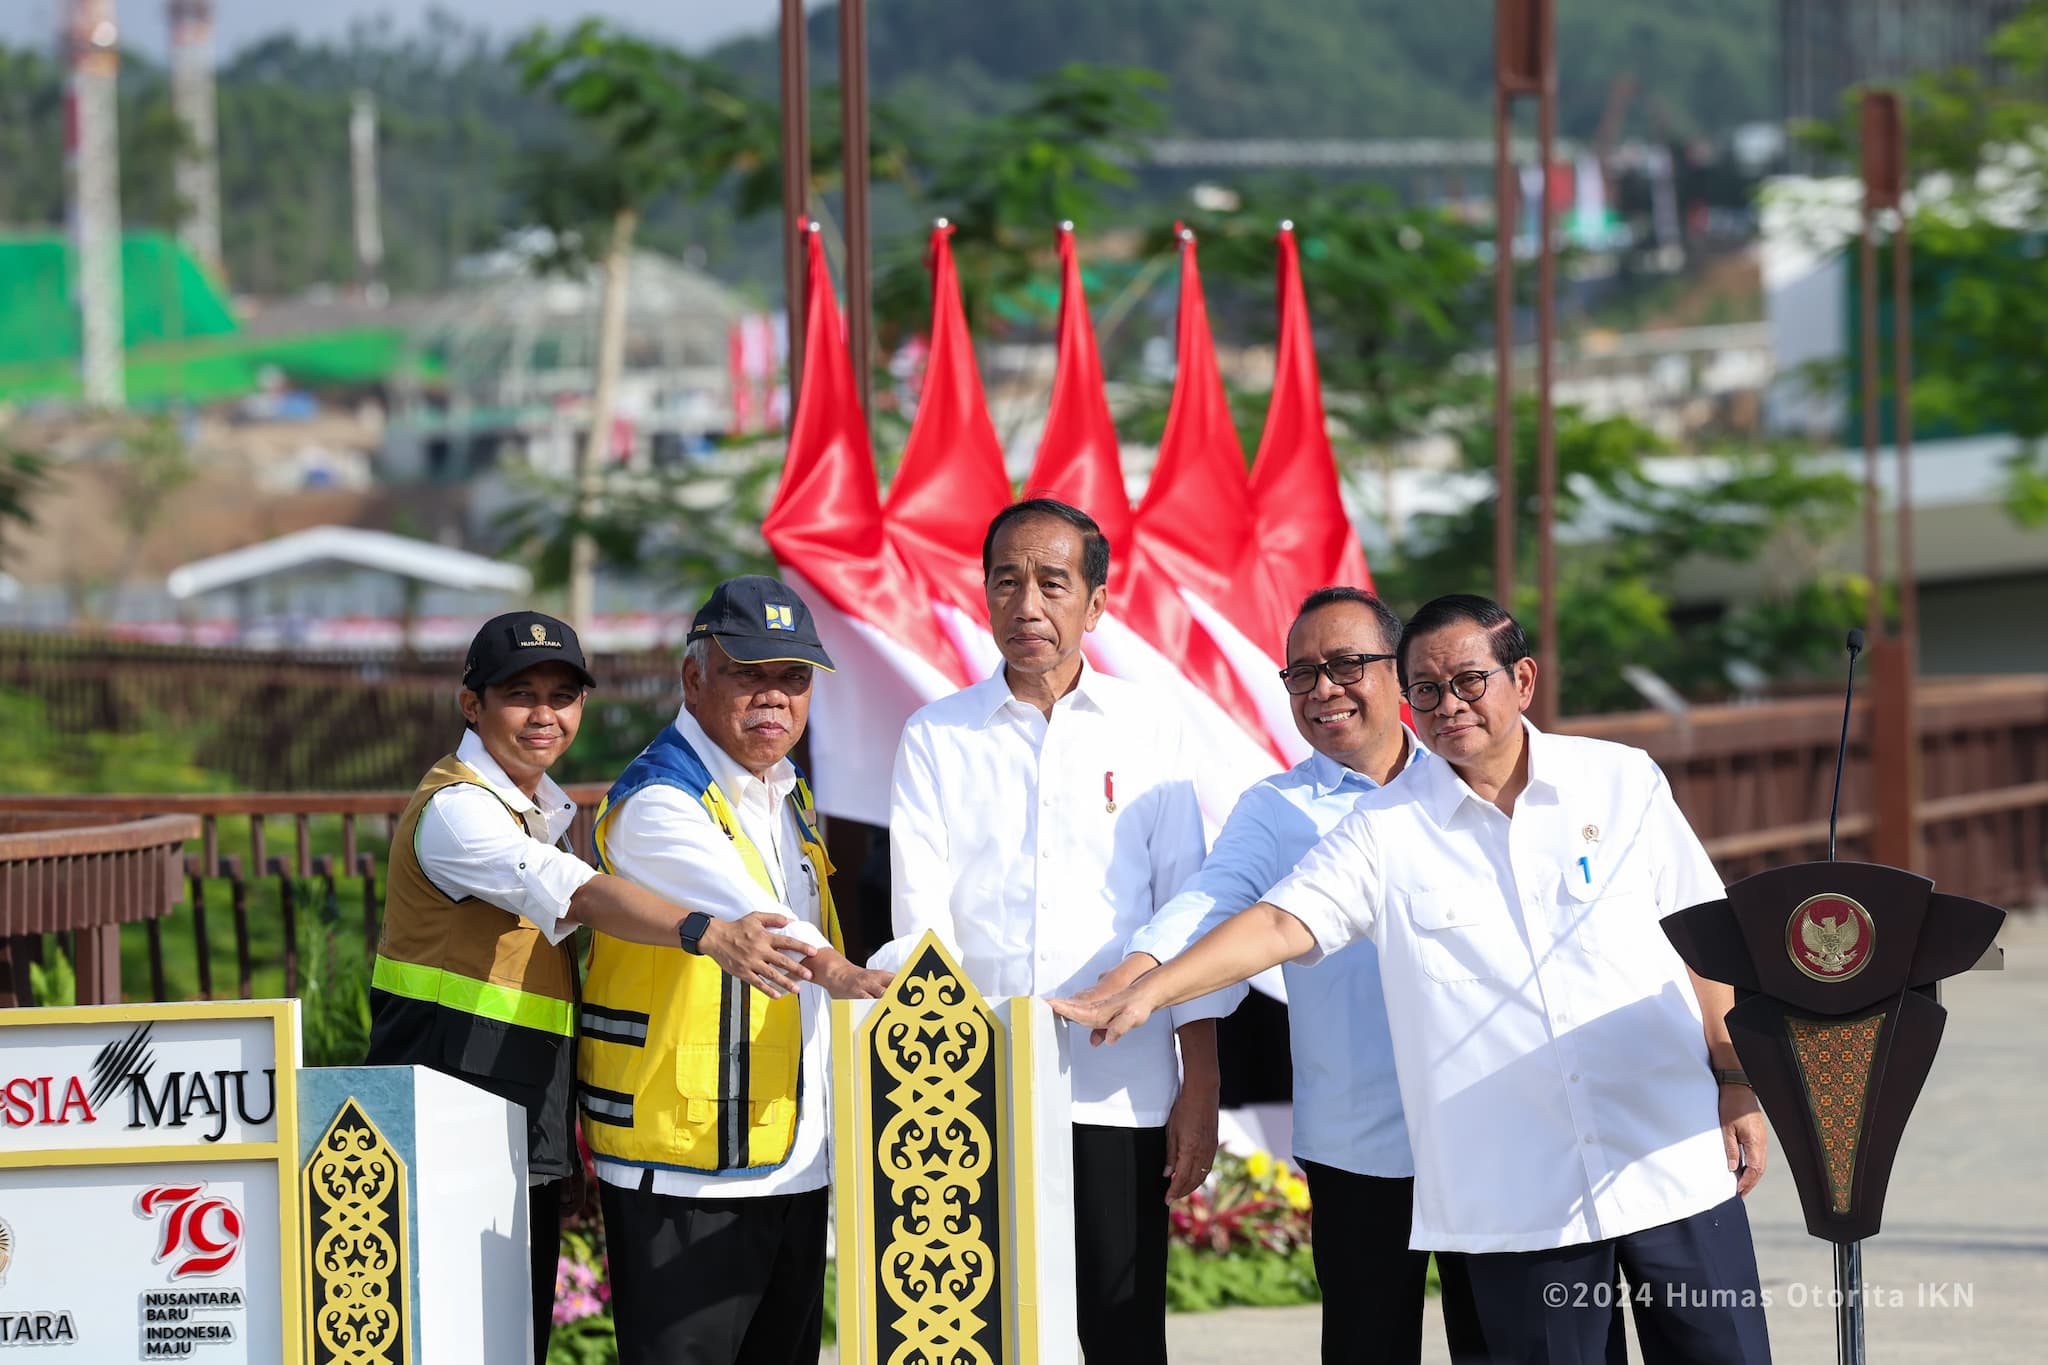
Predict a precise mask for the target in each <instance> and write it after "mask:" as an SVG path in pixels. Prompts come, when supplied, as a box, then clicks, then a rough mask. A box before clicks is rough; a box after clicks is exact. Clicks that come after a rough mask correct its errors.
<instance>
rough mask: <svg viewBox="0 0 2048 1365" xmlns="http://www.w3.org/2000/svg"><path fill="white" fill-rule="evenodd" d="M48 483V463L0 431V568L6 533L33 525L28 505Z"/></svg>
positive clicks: (3, 560)
mask: <svg viewBox="0 0 2048 1365" xmlns="http://www.w3.org/2000/svg"><path fill="white" fill-rule="evenodd" d="M48 482H49V463H48V461H46V460H44V459H43V457H42V456H41V455H38V454H37V453H36V452H35V451H33V450H29V449H27V448H25V447H22V446H18V445H15V444H14V443H13V441H11V440H10V439H9V438H8V433H7V432H6V431H5V430H4V429H0V567H4V566H5V565H6V563H7V553H8V548H9V547H8V544H7V540H8V532H9V531H10V530H13V529H19V528H22V527H28V526H33V525H35V520H36V516H35V510H34V508H33V506H32V505H31V504H32V502H33V500H34V498H35V495H36V494H37V493H38V492H40V491H41V490H42V488H43V486H44V485H45V484H46V483H48Z"/></svg>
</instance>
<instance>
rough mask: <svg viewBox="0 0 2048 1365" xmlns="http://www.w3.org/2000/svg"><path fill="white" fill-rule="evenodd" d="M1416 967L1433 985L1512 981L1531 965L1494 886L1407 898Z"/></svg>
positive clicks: (1429, 890)
mask: <svg viewBox="0 0 2048 1365" xmlns="http://www.w3.org/2000/svg"><path fill="white" fill-rule="evenodd" d="M1408 926H1409V931H1410V933H1411V934H1412V935H1413V936H1414V942H1415V961H1416V965H1417V966H1419V967H1421V968H1422V971H1423V974H1424V975H1425V976H1427V977H1429V979H1430V980H1432V981H1442V982H1457V981H1510V980H1515V979H1518V978H1519V977H1520V976H1521V974H1522V973H1523V972H1524V970H1526V968H1527V966H1528V954H1527V953H1525V952H1524V951H1523V950H1522V938H1521V935H1520V933H1518V932H1517V931H1516V928H1515V925H1514V923H1513V921H1512V920H1511V919H1510V918H1509V917H1508V916H1507V914H1506V912H1505V909H1504V907H1503V906H1502V905H1501V904H1500V891H1499V889H1498V888H1497V887H1494V886H1490V885H1487V886H1472V887H1433V888H1427V889H1424V890H1418V891H1411V892H1409V893H1408Z"/></svg>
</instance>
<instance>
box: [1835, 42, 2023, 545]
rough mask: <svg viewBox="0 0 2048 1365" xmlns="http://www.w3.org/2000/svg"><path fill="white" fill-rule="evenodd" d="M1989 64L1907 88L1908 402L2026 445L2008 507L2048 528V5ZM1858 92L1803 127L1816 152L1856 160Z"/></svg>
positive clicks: (1933, 417) (1927, 417) (1928, 418)
mask: <svg viewBox="0 0 2048 1365" xmlns="http://www.w3.org/2000/svg"><path fill="white" fill-rule="evenodd" d="M1985 56H1986V58H1987V60H1986V61H1985V62H1983V63H1981V64H1979V65H1977V66H1959V67H1955V68H1951V69H1946V70H1939V71H1932V72H1927V73H1924V74H1921V75H1918V76H1914V77H1911V78H1909V79H1908V80H1906V81H1905V82H1903V84H1902V85H1901V86H1900V88H1899V94H1900V96H1901V103H1902V112H1903V117H1904V123H1905V126H1906V147H1907V156H1908V163H1909V164H1908V171H1909V177H1910V180H1909V184H1910V186H1911V187H1913V188H1915V189H1916V191H1917V192H1916V194H1915V196H1914V200H1913V203H1912V223H1911V230H1912V252H1913V308H1914V312H1915V314H1916V318H1917V322H1916V326H1915V328H1914V334H1913V345H1914V352H1915V355H1914V377H1913V405H1914V409H1915V415H1916V421H1918V422H1926V423H1940V422H1950V423H1953V424H1955V425H1957V426H1960V427H1963V428H1965V429H1975V430H1984V429H1990V430H1997V431H2008V432H2011V433H2012V434H2013V435H2014V436H2016V437H2018V438H2019V442H2020V448H2019V450H2018V451H2017V452H2015V454H2014V456H2013V459H2012V461H2011V463H2010V465H2009V467H2008V483H2007V489H2006V506H2007V508H2008V510H2009V511H2010V512H2011V513H2012V514H2013V516H2014V517H2015V518H2016V519H2017V520H2018V521H2019V522H2020V523H2021V524H2022V525H2027V526H2040V525H2048V359H2044V357H2043V355H2042V351H2041V337H2042V336H2043V335H2044V334H2048V223H2044V222H2043V221H2042V219H2041V216H2040V210H2039V208H2038V206H2039V205H2041V204H2043V203H2044V202H2048V160H2044V152H2048V98H2044V96H2043V93H2042V92H2043V91H2044V90H2048V4H2042V3H2036V4H2034V5H2031V6H2029V7H2028V8H2027V9H2026V10H2024V11H2023V12H2022V13H2020V14H2019V15H2018V16H2017V17H2015V18H2014V19H2013V20H2012V21H2011V22H2010V23H2008V24H2006V25H2005V27H2003V28H2002V29H2000V30H1999V31H1998V32H1997V33H1996V34H1995V35H1994V36H1993V37H1992V39H1991V42H1990V45H1989V49H1988V50H1987V52H1986V54H1985ZM1861 95H1862V92H1861V91H1860V90H1852V91H1850V92H1849V93H1848V94H1847V95H1846V96H1845V97H1844V101H1843V113H1842V115H1841V117H1840V118H1839V119H1838V120H1836V121H1835V122H1834V123H1832V124H1827V125H1823V126H1819V127H1808V128H1805V129H1803V130H1802V133H1803V135H1804V137H1805V138H1806V140H1807V141H1808V143H1809V144H1810V145H1812V146H1814V147H1816V148H1818V149H1819V150H1821V151H1823V152H1827V153H1833V154H1834V155H1835V156H1836V157H1837V158H1838V159H1840V160H1842V161H1843V162H1845V163H1847V164H1852V165H1853V164H1854V157H1855V153H1856V151H1857V143H1856V137H1857V107H1858V104H1859V102H1860V99H1861ZM1930 177H1939V179H1938V180H1937V179H1930ZM2029 206H2033V207H2029Z"/></svg>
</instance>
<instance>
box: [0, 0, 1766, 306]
mask: <svg viewBox="0 0 2048 1365" xmlns="http://www.w3.org/2000/svg"><path fill="white" fill-rule="evenodd" d="M585 8H586V6H585V4H583V3H579V2H578V0H570V3H567V4H565V5H563V6H562V9H563V15H562V19H561V22H570V21H572V20H573V19H575V18H576V17H577V16H578V15H579V14H580V13H581V12H582V11H583V10H584V9H585ZM868 12H869V23H870V37H869V51H870V63H871V70H872V72H873V78H874V87H875V91H876V94H877V96H878V98H882V99H887V100H889V101H890V102H892V103H893V104H894V105H895V106H896V108H897V110H898V112H899V113H900V114H901V115H902V117H903V118H904V119H905V120H906V121H908V122H910V123H912V124H914V125H916V126H918V127H920V128H922V129H924V130H927V131H929V132H931V133H934V134H936V135H937V136H939V137H941V138H943V136H944V135H945V132H946V130H947V129H948V127H949V120H950V119H951V118H953V117H954V116H956V115H958V114H961V113H971V112H983V111H987V110H991V109H998V108H1002V107H1004V106H1006V105H1008V104H1010V103H1012V102H1013V101H1015V100H1016V99H1018V98H1019V96H1020V93H1021V91H1022V89H1023V87H1024V85H1025V83H1026V82H1028V81H1029V80H1030V79H1031V78H1032V77H1034V76H1036V75H1038V74H1040V73H1042V72H1045V71H1049V70H1052V69H1054V68H1057V67H1059V66H1063V65H1065V64H1067V63H1069V62H1076V61H1087V62H1094V63H1101V64H1117V65H1133V66H1146V67H1152V68H1154V69H1156V70H1158V71H1160V72H1162V73H1163V74H1164V75H1165V77H1166V79H1167V87H1166V100H1167V104H1168V108H1169V111H1170V116H1171V117H1170V126H1169V129H1168V131H1169V133H1170V134H1172V135H1174V136H1181V137H1246V138H1250V137H1290V136H1293V137H1396V136H1473V135H1483V134H1484V133H1485V131H1486V129H1487V128H1488V127H1489V126H1490V122H1489V120H1490V112H1491V108H1492V96H1491V68H1492V60H1493V58H1492V43H1493V39H1492V12H1493V7H1492V5H1491V4H1489V3H1487V0H1442V2H1441V3H1437V4H1433V5H1432V4H1413V3H1395V2H1394V0H1031V3H1028V4H1007V5H995V4H988V3H975V4H961V3H958V0H870V6H869V11H868ZM1771 14H1772V0H1559V37H1558V48H1559V52H1560V54H1561V59H1560V71H1561V82H1560V84H1561V103H1562V118H1561V129H1562V131H1563V132H1564V133H1565V134H1566V135H1567V136H1580V137H1583V136H1585V135H1587V134H1589V133H1591V132H1592V130H1593V129H1594V127H1595V126H1596V125H1597V124H1598V122H1599V119H1600V114H1601V110H1602V109H1603V107H1605V105H1606V102H1607V99H1608V93H1609V90H1610V89H1611V88H1612V86H1613V83H1614V82H1615V81H1616V80H1617V79H1618V78H1620V77H1623V76H1629V77H1633V78H1634V80H1635V81H1636V83H1637V86H1638V88H1639V89H1640V90H1641V91H1642V94H1641V95H1640V96H1639V98H1638V99H1637V100H1636V101H1635V104H1634V106H1633V108H1632V110H1631V114H1630V119H1629V121H1628V123H1627V124H1626V125H1625V129H1626V131H1628V132H1630V133H1636V134H1644V133H1647V134H1649V135H1652V136H1658V137H1679V136H1688V135H1691V134H1695V133H1707V134H1713V133H1720V132H1725V131H1726V130H1728V129H1730V128H1732V127H1734V126H1736V125H1737V124H1740V123H1744V122H1747V121H1750V120H1753V119H1758V118H1766V117H1769V115H1770V111H1771V108H1772V104H1773V95H1772V89H1771V72H1772V70H1773V67H1774V60H1773V46H1774V34H1775V32H1776V29H1775V25H1774V24H1773V23H1772V22H1771ZM809 22H810V36H811V71H812V75H813V79H814V83H815V85H816V87H817V88H818V89H819V91H820V92H821V93H822V91H823V88H824V87H825V86H826V85H828V84H829V83H830V82H832V81H833V80H834V79H835V77H836V73H837V65H838V54H837V32H838V16H837V12H836V10H832V9H826V10H820V11H817V12H815V13H813V14H812V15H811V18H810V21H809ZM711 55H713V56H714V57H715V58H717V59H718V60H720V61H723V62H725V63H727V64H729V65H730V66H732V67H734V68H735V69H736V70H738V71H740V72H742V73H744V74H745V75H746V76H747V77H748V78H749V79H750V80H751V81H752V82H753V83H754V84H755V86H756V87H757V88H758V89H759V90H760V91H761V92H762V93H764V94H769V95H772V93H773V92H774V89H775V79H776V60H775V50H774V43H773V39H772V36H767V35H764V36H761V37H756V38H751V39H747V40H744V41H740V42H735V43H731V44H727V45H726V46H724V47H722V48H720V49H718V50H717V51H716V52H714V53H713V54H711ZM62 81H63V75H62V72H61V70H60V69H59V68H58V66H57V64H56V63H55V62H54V61H52V60H51V59H50V58H49V57H48V56H47V55H46V54H44V53H41V52H38V51H30V50H27V49H18V48H17V49H12V50H10V49H8V48H6V47H5V46H4V45H0V167H5V168H6V174H4V175H0V229H6V228H16V229H24V228H25V229H36V228H41V227H45V226H47V225H54V224H57V223H61V222H62V221H63V218H64V200H63V183H64V181H63V84H62ZM219 84H220V148H221V187H222V192H223V196H224V198H225V200H226V203H225V212H224V214H223V228H224V237H225V250H226V254H227V258H228V259H227V264H228V274H229V278H230V280H231V281H232V282H233V285H234V287H235V288H236V289H237V290H239V291H243V292H248V293H254V294H287V293H293V292H296V291H298V290H302V289H304V288H306V287H308V286H309V285H314V284H321V283H326V284H335V283H346V282H348V281H350V280H352V279H353V277H354V261H353V251H352V248H351V244H350V234H349V188H348V144H347V127H348V110H349V101H350V97H351V95H352V93H353V92H354V91H356V90H369V91H371V92H372V93H374V94H375V95H376V97H377V100H378V106H379V113H380V136H379V146H380V165H379V177H380V181H381V184H382V188H383V221H384V238H385V241H386V243H387V246H388V254H387V257H386V261H385V277H386V279H387V281H388V282H389V283H390V285H391V287H392V289H393V290H394V291H396V292H399V293H406V292H412V291H418V290H422V289H431V288H435V287H439V286H441V285H444V284H446V283H447V282H448V281H449V279H450V278H451V276H452V273H453V267H454V263H455V262H456V260H458V259H459V258H460V257H461V256H462V255H463V254H464V253H466V252H470V251H474V250H476V249H478V248H480V247H483V246H486V245H488V244H491V243H493V242H496V241H497V240H499V239H500V238H501V236H502V234H503V233H504V232H505V231H506V230H507V229H509V228H513V227H517V226H519V225H520V212H519V206H518V204H517V203H516V201H515V200H514V198H513V196H512V195H511V193H510V192H509V190H508V185H509V183H510V179H511V176H512V173H513V171H514V170H515V169H516V168H517V167H518V165H519V164H520V163H521V161H522V159H523V158H524V157H525V156H526V155H527V154H528V153H529V152H530V151H531V149H532V148H534V147H535V146H536V145H539V144H540V143H542V142H545V141H547V140H549V139H551V138H552V137H554V136H555V135H557V133H558V132H559V130H560V121H559V119H558V118H557V117H556V116H555V115H554V114H553V113H552V112H551V111H550V110H548V109H546V108H544V107H542V106H541V105H540V104H539V103H538V102H537V101H535V100H534V99H533V98H532V97H530V96H528V95H527V94H525V93H524V92H523V91H522V90H521V89H520V88H519V81H518V75H517V72H516V71H515V70H514V68H513V66H512V64H511V63H510V62H509V61H508V60H507V58H506V54H505V51H504V46H503V44H502V43H500V42H498V41H495V40H492V39H489V38H486V37H484V36H482V35H480V34H478V33H476V32H475V31H473V30H469V29H466V28H464V27H462V26H461V25H460V24H458V23H457V22H456V21H454V20H451V19H449V18H447V17H446V16H445V15H431V14H430V16H429V18H427V19H426V20H424V21H422V22H421V24H419V25H418V26H416V27H413V28H409V29H398V28H395V27H393V26H391V25H383V26H372V27H367V28H359V29H357V30H355V31H354V32H352V33H351V34H350V35H349V36H348V37H347V38H345V39H342V40H340V41H332V42H330V41H302V40H300V39H298V38H294V37H283V36H281V37H276V38H272V39H269V40H266V41H264V42H262V43H258V44H256V45H254V46H252V47H249V48H245V49H243V50H242V51H240V52H238V53H235V54H234V55H233V56H232V57H230V58H229V59H228V60H227V61H226V62H225V63H224V64H223V65H222V67H221V70H220V76H219ZM120 89H121V113H120V136H121V151H122V161H121V197H122V209H123V216H124V221H125V222H126V223H127V224H128V225H129V226H130V227H131V228H134V229H142V228H149V227H155V228H164V227H167V226H169V225H170V224H171V223H172V222H173V221H174V219H175V217H176V212H177V200H176V194H175V190H174V187H173V185H172V178H171V164H172V161H173V160H174V155H173V153H174V150H175V147H176V141H177V137H178V132H177V128H176V125H175V123H174V122H173V120H172V119H171V117H170V110H169V90H168V81H167V80H166V78H165V73H164V71H163V69H162V67H161V66H159V65H156V64H153V63H151V62H149V61H147V60H144V59H141V58H138V57H134V56H130V57H128V58H127V59H126V60H124V63H123V66H122V72H121V87H120ZM820 103H821V104H822V103H824V101H823V100H822V99H821V100H820ZM816 112H817V116H818V118H819V120H820V122H821V123H823V122H824V121H825V120H826V119H827V118H828V117H829V116H830V114H829V111H827V110H825V109H822V108H820V109H817V111H816ZM1533 122H1534V120H1533V116H1530V115H1527V114H1525V115H1524V126H1525V127H1526V126H1529V125H1532V124H1533ZM877 213H878V220H877V222H878V228H892V227H894V226H897V225H895V224H893V223H892V222H891V221H889V220H888V219H887V217H886V213H887V205H886V204H885V203H883V202H880V201H878V205H877ZM647 241H648V243H649V244H650V245H652V246H655V247H657V248H663V249H668V250H676V251H680V250H683V249H685V248H695V249H699V250H701V251H702V252H703V255H702V256H701V258H699V259H701V260H702V261H703V263H704V264H705V265H706V266H707V268H709V269H712V270H714V271H716V272H718V273H720V274H722V275H724V276H726V277H727V278H728V279H732V280H736V281H743V282H744V281H751V282H752V283H754V284H756V285H758V286H760V288H761V290H762V292H763V293H764V294H770V295H772V293H773V292H774V290H775V288H776V287H777V281H778V279H779V266H778V263H777V262H778V254H777V251H776V249H775V246H774V234H773V231H772V228H770V227H769V226H767V224H766V221H765V220H756V221H754V222H750V223H741V222H737V221H736V220H735V219H734V217H733V215H732V213H731V212H729V211H728V210H727V209H726V208H725V207H724V206H722V205H720V204H710V205H703V206H697V207H695V208H687V209H686V208H684V207H682V206H678V205H663V206H657V208H656V210H655V212H654V213H652V214H651V215H650V218H649V221H648V224H647Z"/></svg>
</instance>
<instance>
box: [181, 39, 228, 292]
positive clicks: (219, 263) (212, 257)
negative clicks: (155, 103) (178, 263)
mask: <svg viewBox="0 0 2048 1365" xmlns="http://www.w3.org/2000/svg"><path fill="white" fill-rule="evenodd" d="M167 8H168V9H169V13H170V22H171V110H172V112H173V113H174V114H175V115H176V116H177V120H178V128H179V130H180V132H181V133H182V134H183V136H182V137H181V138H180V139H179V142H178V159H177V163H176V165H175V166H174V168H173V171H172V183H173V186H174V187H175V189H176V190H177V194H178V205H179V215H178V239H179V240H180V241H182V242H183V243H184V244H185V247H186V249H187V250H188V251H190V252H191V253H192V254H193V255H194V256H195V257H197V258H198V259H199V261H200V263H201V264H202V265H204V266H205V267H206V269H207V270H209V271H211V272H212V273H213V276H214V278H215V279H221V278H224V277H225V275H226V270H225V268H224V262H223V258H222V256H221V249H220V151H219V135H218V133H217V131H216V124H217V121H218V113H217V107H218V106H217V103H216V98H215V95H214V88H213V0H169V3H168V6H167Z"/></svg>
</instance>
